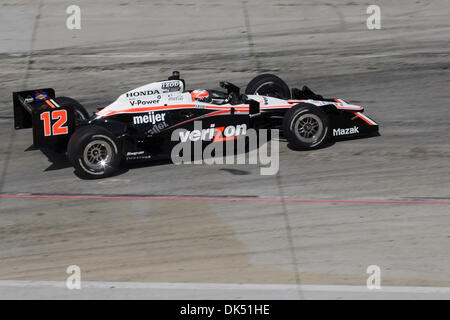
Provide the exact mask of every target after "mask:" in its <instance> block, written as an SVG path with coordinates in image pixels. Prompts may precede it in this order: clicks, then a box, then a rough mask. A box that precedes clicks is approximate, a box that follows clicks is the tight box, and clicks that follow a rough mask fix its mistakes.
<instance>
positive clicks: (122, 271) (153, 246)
mask: <svg viewBox="0 0 450 320" xmlns="http://www.w3.org/2000/svg"><path fill="white" fill-rule="evenodd" d="M77 3H78V4H79V5H80V7H81V10H82V11H81V12H82V28H81V30H68V29H67V28H66V27H65V26H66V18H67V14H66V13H65V12H66V8H67V7H68V6H69V5H70V4H72V3H71V1H11V0H6V1H2V2H1V3H0V26H1V29H2V31H1V33H0V96H1V97H3V98H2V99H1V102H0V134H1V139H2V143H1V153H0V192H1V198H0V203H1V204H0V279H1V280H3V281H0V297H1V298H8V297H9V298H11V297H16V298H52V297H64V298H83V297H84V298H99V297H109V298H121V297H122V298H123V297H132V298H145V297H150V298H169V299H170V298H192V297H194V298H196V297H198V298H205V297H208V298H214V297H218V298H235V299H238V298H249V297H250V298H252V297H253V298H255V297H256V298H272V299H273V298H292V299H298V298H300V299H302V298H304V299H308V298H323V299H338V298H374V295H373V293H372V292H369V291H367V292H366V291H364V290H366V288H365V284H366V280H367V277H368V274H367V273H366V269H367V267H368V266H369V265H378V266H379V267H380V269H381V285H382V288H387V289H386V290H387V291H384V292H385V294H384V295H383V293H381V291H380V292H379V293H377V294H378V296H377V297H379V296H383V297H386V298H392V299H396V298H405V297H406V298H420V299H427V298H444V299H448V298H449V297H450V294H449V290H448V287H450V268H449V266H450V174H449V167H450V166H449V164H450V163H449V157H450V139H449V138H450V121H449V116H448V115H449V101H450V90H449V88H450V71H449V67H450V41H449V40H450V19H449V16H450V14H449V12H450V3H449V2H448V1H444V0H437V1H424V0H419V1H415V2H414V3H412V2H410V1H402V0H397V1H377V2H376V4H378V5H379V6H380V7H381V14H382V16H381V17H382V20H381V21H382V29H381V30H368V29H367V28H366V18H367V16H368V15H367V13H366V8H367V6H368V5H369V3H365V2H364V3H360V2H357V1H354V2H351V1H346V0H345V1H344V0H339V1H333V2H331V1H330V2H327V1H313V0H310V1H275V0H264V1H215V0H213V1H164V2H163V1H160V2H143V1H109V2H108V5H105V4H100V3H93V2H91V1H78V2H77ZM172 70H180V71H181V72H182V76H183V78H184V79H186V81H187V86H188V88H190V89H194V88H204V87H206V88H217V86H218V82H219V81H221V80H228V81H231V82H233V83H236V84H237V85H240V86H245V85H246V83H247V81H248V80H249V79H251V78H252V77H253V76H255V75H257V74H259V73H265V72H269V73H275V74H277V75H279V76H280V77H282V78H283V79H285V80H286V81H287V82H288V83H289V84H290V85H292V86H294V85H295V86H300V85H303V84H307V85H308V86H310V87H311V88H312V89H313V90H314V91H317V92H318V93H320V94H323V95H325V96H331V97H339V98H343V99H345V100H348V101H349V102H350V103H352V102H353V103H355V104H361V105H363V106H365V107H366V112H367V114H368V115H369V116H371V117H372V118H373V119H374V120H375V121H377V122H378V123H379V124H380V132H381V136H380V137H376V138H370V139H362V140H352V141H345V142H340V143H336V144H334V145H332V146H330V147H327V148H324V149H320V150H315V151H310V152H295V151H292V150H290V149H289V148H288V147H287V146H286V142H285V141H280V170H279V172H278V174H277V175H274V176H262V175H260V168H259V167H258V166H257V165H240V166H237V165H215V166H206V165H181V166H175V165H172V164H158V165H142V166H130V167H128V168H126V170H124V172H122V173H121V174H120V175H117V176H115V177H111V178H108V179H104V180H95V181H86V180H81V179H79V178H78V177H77V176H75V175H74V174H73V169H72V167H71V166H70V165H69V164H68V163H67V161H65V159H64V156H60V157H59V158H58V157H56V158H55V156H54V155H49V157H50V158H48V157H47V156H46V155H44V154H43V153H42V152H40V151H39V150H32V149H30V148H29V147H30V145H31V141H32V136H31V132H30V130H21V131H14V130H13V125H12V121H13V117H12V101H11V92H12V91H14V90H20V89H29V88H37V87H54V88H55V89H56V92H57V94H58V95H63V96H71V97H73V98H76V99H78V100H79V101H80V102H81V103H83V104H84V105H86V106H87V108H88V109H89V110H90V111H94V110H95V109H96V108H98V107H102V106H105V105H107V104H108V103H110V102H112V101H113V100H114V99H115V98H116V97H117V96H118V95H119V94H121V93H122V92H125V91H127V90H129V89H131V88H134V87H137V86H140V85H142V84H145V83H148V82H152V81H155V80H160V79H164V78H166V77H167V75H169V74H170V73H171V71H172ZM69 265H78V266H80V268H81V272H82V281H85V282H86V283H87V285H86V287H85V288H86V289H83V290H80V291H78V292H77V293H73V291H70V292H68V291H64V290H66V289H64V288H63V284H64V282H65V281H66V278H67V277H68V275H67V274H66V268H67V267H68V266H69ZM119 282H120V283H122V284H123V285H122V286H123V288H122V289H121V290H123V291H120V290H116V291H114V292H111V290H109V289H108V288H111V287H112V285H111V286H110V285H109V284H111V283H116V285H117V283H119ZM55 283H57V285H55ZM89 283H94V284H95V285H91V289H92V290H91V291H89ZM239 284H242V285H244V287H242V286H239ZM252 285H254V287H252ZM224 286H225V287H224ZM226 286H229V287H226ZM245 286H247V287H245ZM248 286H250V287H248ZM119 287H120V285H119ZM226 288H228V289H226ZM389 288H390V289H389ZM424 288H425V289H424ZM426 288H428V290H427V289H426ZM202 290H203V291H202ZM382 290H383V289H382ZM202 292H203V293H202ZM205 292H206V293H205ZM375 298H376V297H375Z"/></svg>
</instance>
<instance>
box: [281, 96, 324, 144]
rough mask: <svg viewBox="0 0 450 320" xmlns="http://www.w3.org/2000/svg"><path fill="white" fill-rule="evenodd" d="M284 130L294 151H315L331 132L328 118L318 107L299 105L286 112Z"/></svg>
mask: <svg viewBox="0 0 450 320" xmlns="http://www.w3.org/2000/svg"><path fill="white" fill-rule="evenodd" d="M282 129H283V132H284V136H285V137H286V139H287V140H288V142H289V143H290V145H291V146H292V147H293V148H294V149H299V150H307V149H314V148H317V147H320V146H321V145H323V144H324V143H325V142H326V138H327V136H328V131H329V125H328V116H327V114H326V113H325V112H323V111H322V110H321V109H319V108H318V107H316V106H313V105H310V104H305V103H303V104H298V105H296V106H294V107H292V108H291V109H289V111H288V112H286V114H285V116H284V118H283V123H282Z"/></svg>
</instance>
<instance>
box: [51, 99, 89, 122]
mask: <svg viewBox="0 0 450 320" xmlns="http://www.w3.org/2000/svg"><path fill="white" fill-rule="evenodd" d="M55 101H56V103H57V104H59V105H60V106H61V107H65V106H69V107H72V108H73V110H74V112H75V122H76V123H77V122H80V121H82V120H87V119H89V113H88V112H87V111H86V109H85V108H84V107H83V106H82V105H81V103H79V102H78V101H77V100H75V99H72V98H69V97H57V98H55Z"/></svg>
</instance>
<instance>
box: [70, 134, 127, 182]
mask: <svg viewBox="0 0 450 320" xmlns="http://www.w3.org/2000/svg"><path fill="white" fill-rule="evenodd" d="M67 157H68V158H69V161H70V162H71V163H72V165H73V166H74V168H75V171H76V172H77V173H78V174H79V175H80V176H82V177H83V178H87V179H98V178H105V177H108V176H111V175H113V174H114V173H116V172H117V170H118V169H119V166H120V162H121V158H122V152H121V147H120V144H119V142H118V141H117V139H116V137H115V136H114V135H113V134H112V133H111V132H110V131H108V130H106V129H105V128H102V127H98V126H81V127H79V128H78V129H77V130H76V131H75V133H74V134H73V135H72V136H71V137H70V140H69V143H68V145H67Z"/></svg>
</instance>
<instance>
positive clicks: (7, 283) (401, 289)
mask: <svg viewBox="0 0 450 320" xmlns="http://www.w3.org/2000/svg"><path fill="white" fill-rule="evenodd" d="M0 287H15V288H26V287H53V288H66V283H65V282H62V281H34V280H0ZM81 287H82V288H86V289H88V288H90V289H172V290H177V289H178V290H237V291H241V290H242V291H247V290H250V291H259V290H263V291H265V290H269V291H286V290H288V291H293V290H302V291H326V292H354V293H358V292H380V293H382V292H383V293H418V294H426V293H437V294H450V287H424V286H422V287H413V286H381V289H378V290H377V289H375V290H369V289H368V288H367V287H365V286H348V285H316V284H304V285H299V286H297V285H293V284H250V283H243V284H234V283H184V282H97V281H82V283H81Z"/></svg>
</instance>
